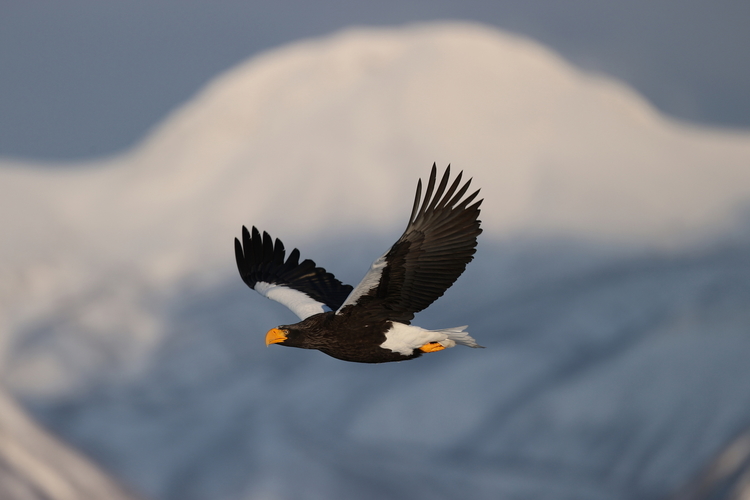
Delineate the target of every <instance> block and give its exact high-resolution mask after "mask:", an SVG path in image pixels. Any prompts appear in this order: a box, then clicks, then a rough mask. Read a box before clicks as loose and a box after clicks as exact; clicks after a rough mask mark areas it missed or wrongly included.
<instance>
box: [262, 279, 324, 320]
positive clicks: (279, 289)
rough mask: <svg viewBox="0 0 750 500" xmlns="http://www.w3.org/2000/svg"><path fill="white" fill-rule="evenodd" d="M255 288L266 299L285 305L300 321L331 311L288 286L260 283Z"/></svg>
mask: <svg viewBox="0 0 750 500" xmlns="http://www.w3.org/2000/svg"><path fill="white" fill-rule="evenodd" d="M253 288H254V289H255V291H256V292H258V293H259V294H261V295H263V296H264V297H267V298H269V299H271V300H275V301H276V302H278V303H280V304H283V305H285V306H286V307H288V308H289V309H290V310H291V311H292V312H293V313H294V314H296V315H297V316H299V318H300V319H305V318H309V317H310V316H312V315H313V314H319V313H322V312H327V311H330V310H331V309H330V308H329V307H328V306H327V305H325V304H323V303H322V302H318V301H317V300H315V299H313V298H311V297H310V296H309V295H307V294H306V293H304V292H300V291H299V290H295V289H293V288H289V287H287V286H283V285H276V284H274V283H266V282H264V281H259V282H257V283H256V284H255V286H254V287H253Z"/></svg>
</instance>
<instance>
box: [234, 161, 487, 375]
mask: <svg viewBox="0 0 750 500" xmlns="http://www.w3.org/2000/svg"><path fill="white" fill-rule="evenodd" d="M462 174H463V172H461V173H459V174H458V176H457V177H456V179H455V180H454V181H453V183H452V184H451V185H450V187H448V181H449V180H450V165H448V168H446V170H445V173H444V175H443V177H442V179H441V181H440V184H439V185H438V186H437V189H435V183H436V179H437V168H436V167H435V165H434V164H433V165H432V172H431V173H430V181H429V182H428V183H427V191H426V192H425V197H424V202H423V203H421V204H420V199H421V195H422V180H421V179H420V180H419V182H418V183H417V194H416V196H415V197H414V206H413V208H412V211H411V216H410V217H409V224H408V225H407V226H406V231H404V234H403V235H401V238H399V240H398V241H397V242H396V243H395V244H394V245H393V246H392V247H391V248H390V249H389V250H388V251H387V252H386V253H385V254H384V255H383V256H382V257H379V258H378V259H376V260H375V262H373V263H372V266H370V270H369V271H368V272H367V274H365V277H364V278H363V279H362V281H361V282H360V283H359V285H357V287H356V288H352V287H351V286H350V285H344V284H343V283H341V282H340V281H339V280H337V279H336V278H335V277H334V276H333V274H331V273H329V272H327V271H326V270H325V269H323V268H321V267H317V266H316V265H315V262H313V261H312V260H309V259H307V260H304V261H302V262H299V257H300V253H299V250H297V249H296V248H295V249H294V250H292V252H291V253H290V254H289V258H288V259H286V261H285V260H284V256H285V251H284V245H283V244H282V243H281V241H279V240H278V239H276V241H275V242H274V241H273V240H272V239H271V237H270V236H269V235H268V233H266V232H264V233H263V236H262V237H261V235H260V232H258V230H257V229H256V228H255V227H253V229H252V232H250V231H248V230H247V228H246V227H244V226H243V227H242V243H240V241H239V240H238V239H237V238H235V240H234V250H235V256H236V257H237V268H238V269H239V271H240V276H242V280H243V281H244V282H245V283H246V284H247V286H249V287H250V288H252V289H254V290H255V291H256V292H258V293H260V294H261V295H263V296H265V297H268V298H269V299H273V300H275V301H277V302H280V303H281V304H284V305H285V306H286V307H288V308H289V309H291V310H292V312H294V313H295V314H296V315H297V316H299V317H300V319H301V320H302V321H300V322H299V323H296V324H293V325H281V326H278V327H276V328H272V329H271V330H270V331H269V332H268V333H267V334H266V345H270V344H281V345H285V346H290V347H300V348H302V349H317V350H319V351H322V352H324V353H326V354H328V355H329V356H333V357H334V358H338V359H342V360H344V361H354V362H359V363H385V362H388V361H402V360H405V359H413V358H417V357H419V356H421V355H422V353H425V352H434V351H440V350H442V349H445V348H446V347H453V346H454V345H456V344H462V345H465V346H469V347H481V346H480V345H478V344H477V343H476V341H475V340H474V339H473V338H472V337H471V336H470V335H469V334H468V332H465V331H464V329H465V328H466V327H465V326H461V327H457V328H446V329H443V330H425V329H424V328H420V327H418V326H414V325H411V324H410V323H411V320H412V319H413V318H414V314H415V313H417V312H419V311H421V310H423V309H425V308H427V306H429V305H430V304H432V303H433V302H434V301H435V300H437V298H438V297H441V296H442V295H443V293H445V291H446V290H447V289H448V288H450V286H451V285H453V283H454V282H455V281H456V279H458V277H459V276H460V275H461V273H463V272H464V269H466V265H467V264H468V263H469V262H470V261H471V260H472V259H473V258H474V252H476V246H477V236H478V235H479V234H480V233H481V232H482V230H481V229H480V228H479V223H480V221H479V220H478V219H477V218H478V217H479V206H480V205H481V204H482V201H483V200H479V201H477V202H474V203H473V204H471V205H470V203H472V202H473V201H474V199H475V198H476V197H477V195H478V194H479V190H477V191H475V192H474V193H472V194H470V195H469V196H467V197H466V198H463V196H464V195H465V194H466V191H467V190H468V189H469V185H470V184H471V179H469V180H468V181H467V182H466V183H464V184H463V185H461V175H462ZM446 188H447V189H446ZM462 198H463V200H462Z"/></svg>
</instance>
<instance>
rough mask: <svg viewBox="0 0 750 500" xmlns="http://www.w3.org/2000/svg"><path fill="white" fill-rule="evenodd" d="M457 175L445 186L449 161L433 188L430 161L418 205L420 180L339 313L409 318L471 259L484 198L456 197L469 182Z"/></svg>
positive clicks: (433, 297) (474, 194) (435, 296)
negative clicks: (401, 220)
mask: <svg viewBox="0 0 750 500" xmlns="http://www.w3.org/2000/svg"><path fill="white" fill-rule="evenodd" d="M462 174H463V172H461V173H459V174H458V176H457V177H456V179H455V180H454V181H453V183H452V184H451V185H450V187H448V181H449V180H450V165H448V168H446V170H445V174H443V177H442V179H441V181H440V184H439V185H438V186H437V190H435V183H436V179H437V168H436V166H435V165H434V164H433V165H432V172H431V173H430V180H429V182H428V184H427V191H426V192H425V198H424V202H423V203H421V204H420V199H421V194H422V181H421V179H420V181H419V182H418V184H417V194H416V196H415V197H414V207H413V208H412V212H411V216H410V217H409V224H408V225H407V226H406V231H404V234H403V235H402V236H401V238H399V240H398V241H397V242H396V243H395V244H394V245H393V246H392V247H391V248H390V250H388V252H386V253H385V255H383V256H382V257H380V258H378V259H377V260H375V262H373V264H372V266H371V267H370V270H369V271H368V273H367V274H366V275H365V277H364V278H363V279H362V281H361V282H360V283H359V285H357V287H356V288H355V289H354V291H353V292H352V293H351V295H349V297H347V299H346V301H345V302H344V304H343V305H342V306H341V308H340V309H339V310H338V311H337V313H338V314H344V313H346V312H347V311H348V310H349V309H348V308H350V307H356V308H357V309H358V310H361V312H363V313H365V312H366V310H370V311H372V312H376V311H377V312H378V314H386V315H387V316H388V318H389V319H391V320H393V321H399V322H404V323H408V322H410V321H411V320H412V319H413V318H414V313H417V312H419V311H421V310H422V309H425V308H426V307H427V306H429V305H430V304H432V303H433V302H434V301H435V300H437V299H438V298H439V297H441V296H442V295H443V293H445V291H446V290H447V289H448V288H450V286H451V285H453V283H454V282H455V281H456V280H457V279H458V277H459V276H460V275H461V273H463V272H464V269H466V265H467V264H468V263H469V262H471V260H472V259H473V258H474V252H476V246H477V236H479V234H480V233H481V232H482V230H481V229H480V228H479V224H480V221H479V220H478V217H479V206H480V205H481V204H482V201H483V200H479V201H477V202H476V203H474V204H473V205H469V204H470V203H471V202H472V201H474V198H476V197H477V195H478V194H479V190H477V191H475V192H474V193H472V194H470V195H469V196H467V197H466V198H464V199H463V200H461V198H462V197H463V196H464V194H466V191H467V190H468V189H469V185H470V184H471V179H469V181H467V182H466V183H465V184H464V185H463V186H460V185H461V176H462ZM459 186H460V188H459ZM446 188H447V190H446ZM433 191H434V193H433ZM360 308H361V309H360Z"/></svg>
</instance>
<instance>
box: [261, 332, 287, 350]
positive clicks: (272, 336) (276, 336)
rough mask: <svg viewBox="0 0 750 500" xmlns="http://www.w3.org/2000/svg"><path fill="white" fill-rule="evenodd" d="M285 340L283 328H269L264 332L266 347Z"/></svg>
mask: <svg viewBox="0 0 750 500" xmlns="http://www.w3.org/2000/svg"><path fill="white" fill-rule="evenodd" d="M285 340H286V335H285V334H284V331H283V330H279V329H278V328H271V329H270V330H268V333H266V347H268V346H269V345H271V344H278V343H279V342H284V341H285Z"/></svg>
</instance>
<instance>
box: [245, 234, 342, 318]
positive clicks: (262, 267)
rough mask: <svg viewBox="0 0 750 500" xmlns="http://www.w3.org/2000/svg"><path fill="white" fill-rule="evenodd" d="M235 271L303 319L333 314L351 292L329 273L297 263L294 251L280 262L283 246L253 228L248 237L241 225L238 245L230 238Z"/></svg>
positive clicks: (262, 292) (307, 264)
mask: <svg viewBox="0 0 750 500" xmlns="http://www.w3.org/2000/svg"><path fill="white" fill-rule="evenodd" d="M234 254H235V257H236V258H237V269H239V271H240V276H242V281H244V282H245V283H246V284H247V286H249V287H250V288H252V289H253V290H255V291H256V292H258V293H260V294H261V295H263V296H265V297H268V298H269V299H272V300H275V301H276V302H280V303H281V304H284V305H285V306H286V307H288V308H289V309H291V310H292V312H293V313H294V314H296V315H297V316H299V317H300V319H305V318H307V317H309V316H312V315H313V314H318V313H322V312H325V311H335V310H336V309H338V308H339V307H341V304H342V303H343V302H344V300H345V299H346V297H347V295H349V294H350V292H351V291H352V287H351V285H344V284H343V283H341V282H340V281H339V280H337V279H336V278H335V277H334V276H333V274H331V273H329V272H326V270H325V269H323V268H322V267H316V266H315V262H313V261H311V260H310V259H306V260H303V261H302V262H299V250H297V249H296V248H295V249H294V250H292V252H291V253H290V254H289V258H288V259H287V260H286V262H284V255H285V251H284V244H283V243H281V241H279V239H278V238H277V239H276V242H275V243H274V241H273V240H272V239H271V237H270V236H269V235H268V233H266V232H265V231H264V232H263V237H261V235H260V232H258V230H257V229H256V228H255V227H253V230H252V234H251V233H250V232H249V231H248V230H247V228H246V227H245V226H242V243H240V241H239V240H238V239H237V238H235V239H234Z"/></svg>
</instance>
